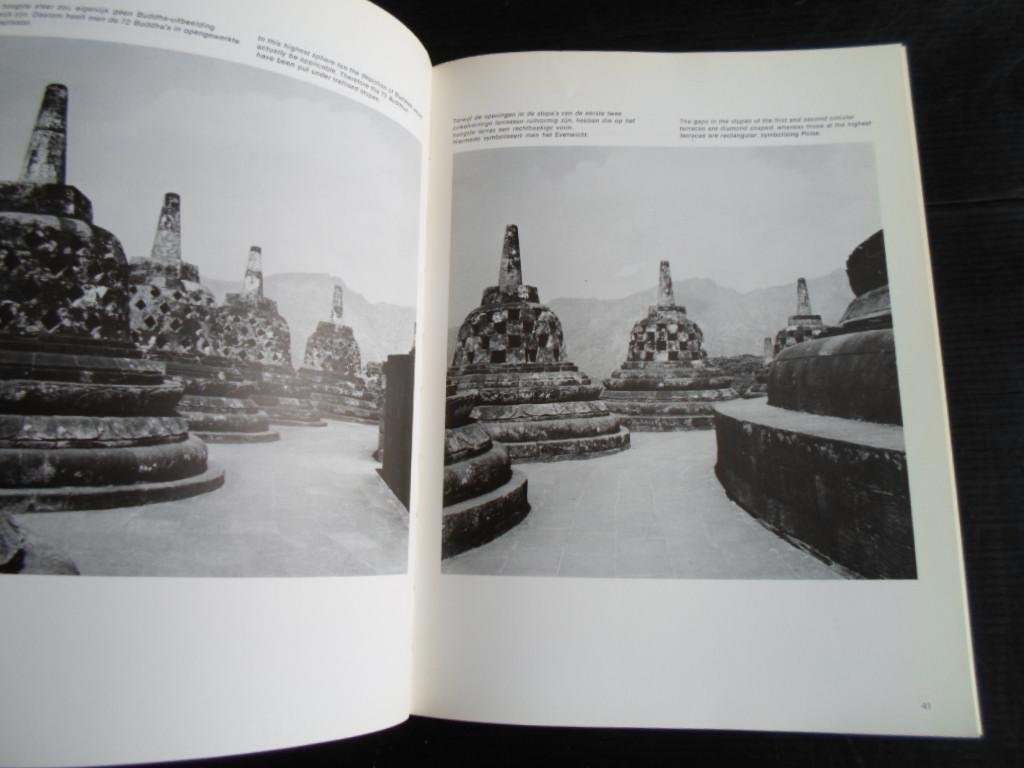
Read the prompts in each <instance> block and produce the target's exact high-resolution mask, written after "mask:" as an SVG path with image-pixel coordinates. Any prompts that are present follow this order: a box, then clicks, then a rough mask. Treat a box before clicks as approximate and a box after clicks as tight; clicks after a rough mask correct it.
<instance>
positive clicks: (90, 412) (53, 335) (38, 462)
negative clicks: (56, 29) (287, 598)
mask: <svg viewBox="0 0 1024 768" xmlns="http://www.w3.org/2000/svg"><path fill="white" fill-rule="evenodd" d="M66 105H67V89H66V88H64V87H63V86H57V85H54V86H49V87H48V88H47V90H46V94H45V95H44V98H43V104H42V107H41V108H40V112H39V118H38V120H37V122H36V126H35V129H34V131H33V134H32V138H31V140H30V142H29V147H28V151H27V153H26V159H25V166H24V169H23V174H22V179H21V181H20V182H19V183H17V184H14V185H8V184H3V185H0V508H3V509H15V510H33V509H37V508H38V509H44V508H56V509H73V508H82V507H83V506H84V507H86V508H90V507H95V506H97V505H109V504H111V503H114V502H123V503H142V502H144V501H147V500H149V499H150V498H155V497H168V496H167V494H171V495H172V496H173V497H181V496H183V495H190V494H193V493H198V492H202V491H203V490H209V489H211V488H213V487H216V485H217V484H219V483H220V482H223V472H219V471H217V470H211V469H209V468H208V466H207V453H206V446H205V445H204V444H203V442H202V441H201V440H199V439H198V438H195V437H189V435H188V432H187V426H186V421H185V420H184V419H182V418H180V417H178V416H177V415H176V414H175V411H174V408H175V406H176V405H177V403H178V400H179V398H180V397H181V394H182V391H183V385H182V384H181V383H180V382H167V381H166V380H165V370H164V366H163V364H162V363H158V362H153V361H148V360H143V359H140V356H139V352H138V351H137V350H136V349H135V348H134V347H133V346H132V344H131V343H132V336H131V321H130V310H129V306H128V297H129V291H128V270H127V265H126V261H125V256H124V252H123V249H122V247H121V244H120V242H118V240H117V238H116V237H114V236H113V235H112V234H110V233H109V232H107V231H105V230H103V229H100V228H99V227H96V226H94V225H93V224H92V220H91V217H92V213H91V208H92V206H91V204H90V203H89V201H88V199H87V198H85V196H84V195H82V194H81V193H80V192H79V191H78V190H75V189H73V188H66V187H63V185H64V164H65V153H66V137H65V134H66V111H67V110H66ZM32 185H36V186H35V188H33V187H32ZM33 205H37V206H38V207H36V208H33ZM5 207H6V208H7V210H4V208H5ZM11 208H13V209H14V210H10V209H11ZM161 279H164V278H161ZM154 484H157V485H160V486H162V487H161V489H159V490H158V491H149V490H146V491H143V490H140V488H141V487H142V486H152V485H154Z"/></svg>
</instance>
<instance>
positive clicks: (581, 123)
mask: <svg viewBox="0 0 1024 768" xmlns="http://www.w3.org/2000/svg"><path fill="white" fill-rule="evenodd" d="M432 120H433V151H432V168H431V188H430V212H429V221H430V224H431V227H430V232H431V237H430V243H429V251H430V253H431V255H432V256H433V257H435V258H436V259H437V261H438V263H440V260H441V259H443V258H447V259H448V264H447V270H446V271H443V270H441V269H438V270H437V271H436V272H435V273H432V274H430V275H429V280H430V281H431V282H430V286H431V288H432V290H433V291H434V292H436V293H437V294H438V295H442V294H443V291H444V290H445V289H447V290H448V296H449V301H448V307H447V317H446V318H445V317H443V315H442V312H441V310H440V309H439V308H437V307H434V306H432V307H431V308H430V314H429V322H430V323H431V326H430V333H429V334H426V335H425V338H424V340H423V345H422V348H421V350H422V352H421V353H422V354H424V355H429V356H430V359H431V361H433V362H435V363H436V364H437V370H436V371H435V372H434V373H433V374H432V375H430V377H429V380H428V381H427V382H426V383H425V386H426V387H427V388H430V387H432V388H433V389H432V390H431V396H432V397H434V398H435V400H436V402H438V403H440V402H441V399H442V398H444V399H445V402H446V415H445V424H444V427H445V428H446V429H445V434H446V439H445V450H444V453H443V454H442V452H441V451H437V452H436V454H435V456H434V457H433V459H432V463H430V464H429V472H428V470H426V469H425V470H424V475H425V478H424V481H423V483H422V484H421V485H420V492H421V496H420V500H421V503H422V504H424V507H423V508H424V509H426V506H425V505H426V504H427V503H432V504H433V505H434V506H433V509H432V512H431V514H430V515H429V519H431V520H432V522H433V525H432V526H431V527H430V529H429V535H423V536H421V537H420V540H419V541H417V542H416V547H417V558H418V559H417V563H418V568H417V571H416V578H417V602H416V620H415V621H416V624H415V636H416V642H415V660H414V675H415V683H414V707H413V711H414V712H415V713H418V714H425V715H432V716H436V717H444V718H455V719H467V720H478V721H492V722H508V723H520V724H534V725H563V726H604V727H610V726H623V727H666V728H713V729H749V730H789V731H832V732H854V733H873V734H918V735H924V734H931V735H957V736H970V735H977V734H978V733H979V731H980V724H979V719H978V709H977V702H976V697H975V691H974V682H973V670H972V658H971V649H970V638H969V631H968V622H967V614H966V604H965V594H964V583H963V568H962V558H961V550H960V541H959V529H958V522H957V506H956V497H955V488H954V480H953V472H952V465H951V453H950V445H949V433H948V428H947V419H946V410H945V397H944V391H943V383H942V367H941V359H940V352H939V345H938V337H937V327H936V317H935V305H934V299H933V295H932V285H931V276H930V265H929V257H928V249H927V240H926V236H925V230H924V217H923V210H922V209H923V206H922V200H921V192H920V182H919V174H918V167H917V157H916V144H915V139H914V128H913V120H912V115H911V112H910V99H909V85H908V81H907V74H906V65H905V57H904V51H903V49H902V48H901V47H898V46H888V47H879V48H873V49H867V48H865V49H849V50H837V51H810V52H793V53H752V54H693V55H674V54H673V55H670V54H606V53H594V54H586V53H536V54H512V55H502V56H493V57H481V58H477V59H469V60H464V61H457V62H453V63H450V64H446V65H443V66H440V67H438V68H437V69H436V70H435V78H434V102H433V109H432ZM442 272H444V273H442ZM442 328H443V329H444V330H443V331H442V330H441V329H442ZM442 358H443V359H444V363H443V365H444V366H445V369H446V375H442V373H441V370H440V367H441V363H440V362H438V361H440V360H441V359H442ZM442 387H443V388H444V391H443V392H442ZM438 410H439V409H438ZM440 418H441V417H440V415H438V416H437V417H436V418H435V420H434V421H432V422H431V423H430V425H429V426H430V427H432V428H436V429H438V430H439V431H440V428H441V426H442V425H441V424H440Z"/></svg>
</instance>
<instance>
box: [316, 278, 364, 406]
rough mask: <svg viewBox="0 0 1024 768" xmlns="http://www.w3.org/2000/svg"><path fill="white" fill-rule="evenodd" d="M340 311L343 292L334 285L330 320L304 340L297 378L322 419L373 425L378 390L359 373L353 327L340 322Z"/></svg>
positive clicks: (342, 304)
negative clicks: (305, 388) (301, 362)
mask: <svg viewBox="0 0 1024 768" xmlns="http://www.w3.org/2000/svg"><path fill="white" fill-rule="evenodd" d="M343 314H344V293H343V291H342V287H341V286H340V285H335V286H334V296H333V298H332V301H331V319H330V320H325V321H321V322H320V323H318V324H317V326H316V330H315V331H313V333H312V335H310V337H309V339H308V340H307V341H306V353H305V355H304V358H303V366H302V368H301V369H300V370H299V378H300V379H301V380H302V381H303V383H305V384H306V385H307V389H308V394H309V400H310V402H311V403H312V404H313V406H314V407H315V408H316V410H317V412H318V413H319V414H320V416H322V417H323V418H326V419H338V420H341V421H354V422H359V423H362V424H376V423H377V422H379V421H380V403H379V391H377V390H375V389H374V387H373V385H372V384H371V383H370V381H369V380H368V379H366V378H364V377H363V375H362V372H361V370H360V366H361V359H360V356H359V344H357V343H356V337H355V334H353V333H352V329H351V328H350V327H349V326H347V325H345V324H343V323H342V316H343Z"/></svg>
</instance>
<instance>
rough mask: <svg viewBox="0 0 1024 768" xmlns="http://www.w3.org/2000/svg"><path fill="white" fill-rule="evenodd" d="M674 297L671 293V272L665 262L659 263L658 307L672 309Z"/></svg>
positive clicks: (674, 301) (674, 302)
mask: <svg viewBox="0 0 1024 768" xmlns="http://www.w3.org/2000/svg"><path fill="white" fill-rule="evenodd" d="M675 304H676V297H675V294H674V293H673V291H672V271H671V269H670V268H669V263H668V262H667V261H663V262H661V266H660V267H659V268H658V306H659V307H674V306H675Z"/></svg>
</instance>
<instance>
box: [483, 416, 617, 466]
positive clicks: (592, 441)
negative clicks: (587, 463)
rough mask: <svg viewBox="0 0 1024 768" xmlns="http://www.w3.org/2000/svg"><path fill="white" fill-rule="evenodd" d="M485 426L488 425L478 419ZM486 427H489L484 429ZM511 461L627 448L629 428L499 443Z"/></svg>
mask: <svg viewBox="0 0 1024 768" xmlns="http://www.w3.org/2000/svg"><path fill="white" fill-rule="evenodd" d="M481 426H483V427H484V429H487V428H488V427H489V426H490V425H488V424H486V423H482V424H481ZM488 431H489V430H488ZM501 445H502V446H504V448H505V450H506V451H508V456H509V458H510V459H512V461H564V460H568V459H590V458H594V457H596V456H602V455H604V454H609V453H618V452H619V451H624V450H626V449H627V448H629V430H628V429H625V428H624V427H620V428H619V429H618V430H617V431H615V432H613V433H611V434H607V435H591V436H589V437H573V438H568V439H562V440H533V441H524V442H519V443H505V442H502V443H501Z"/></svg>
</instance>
